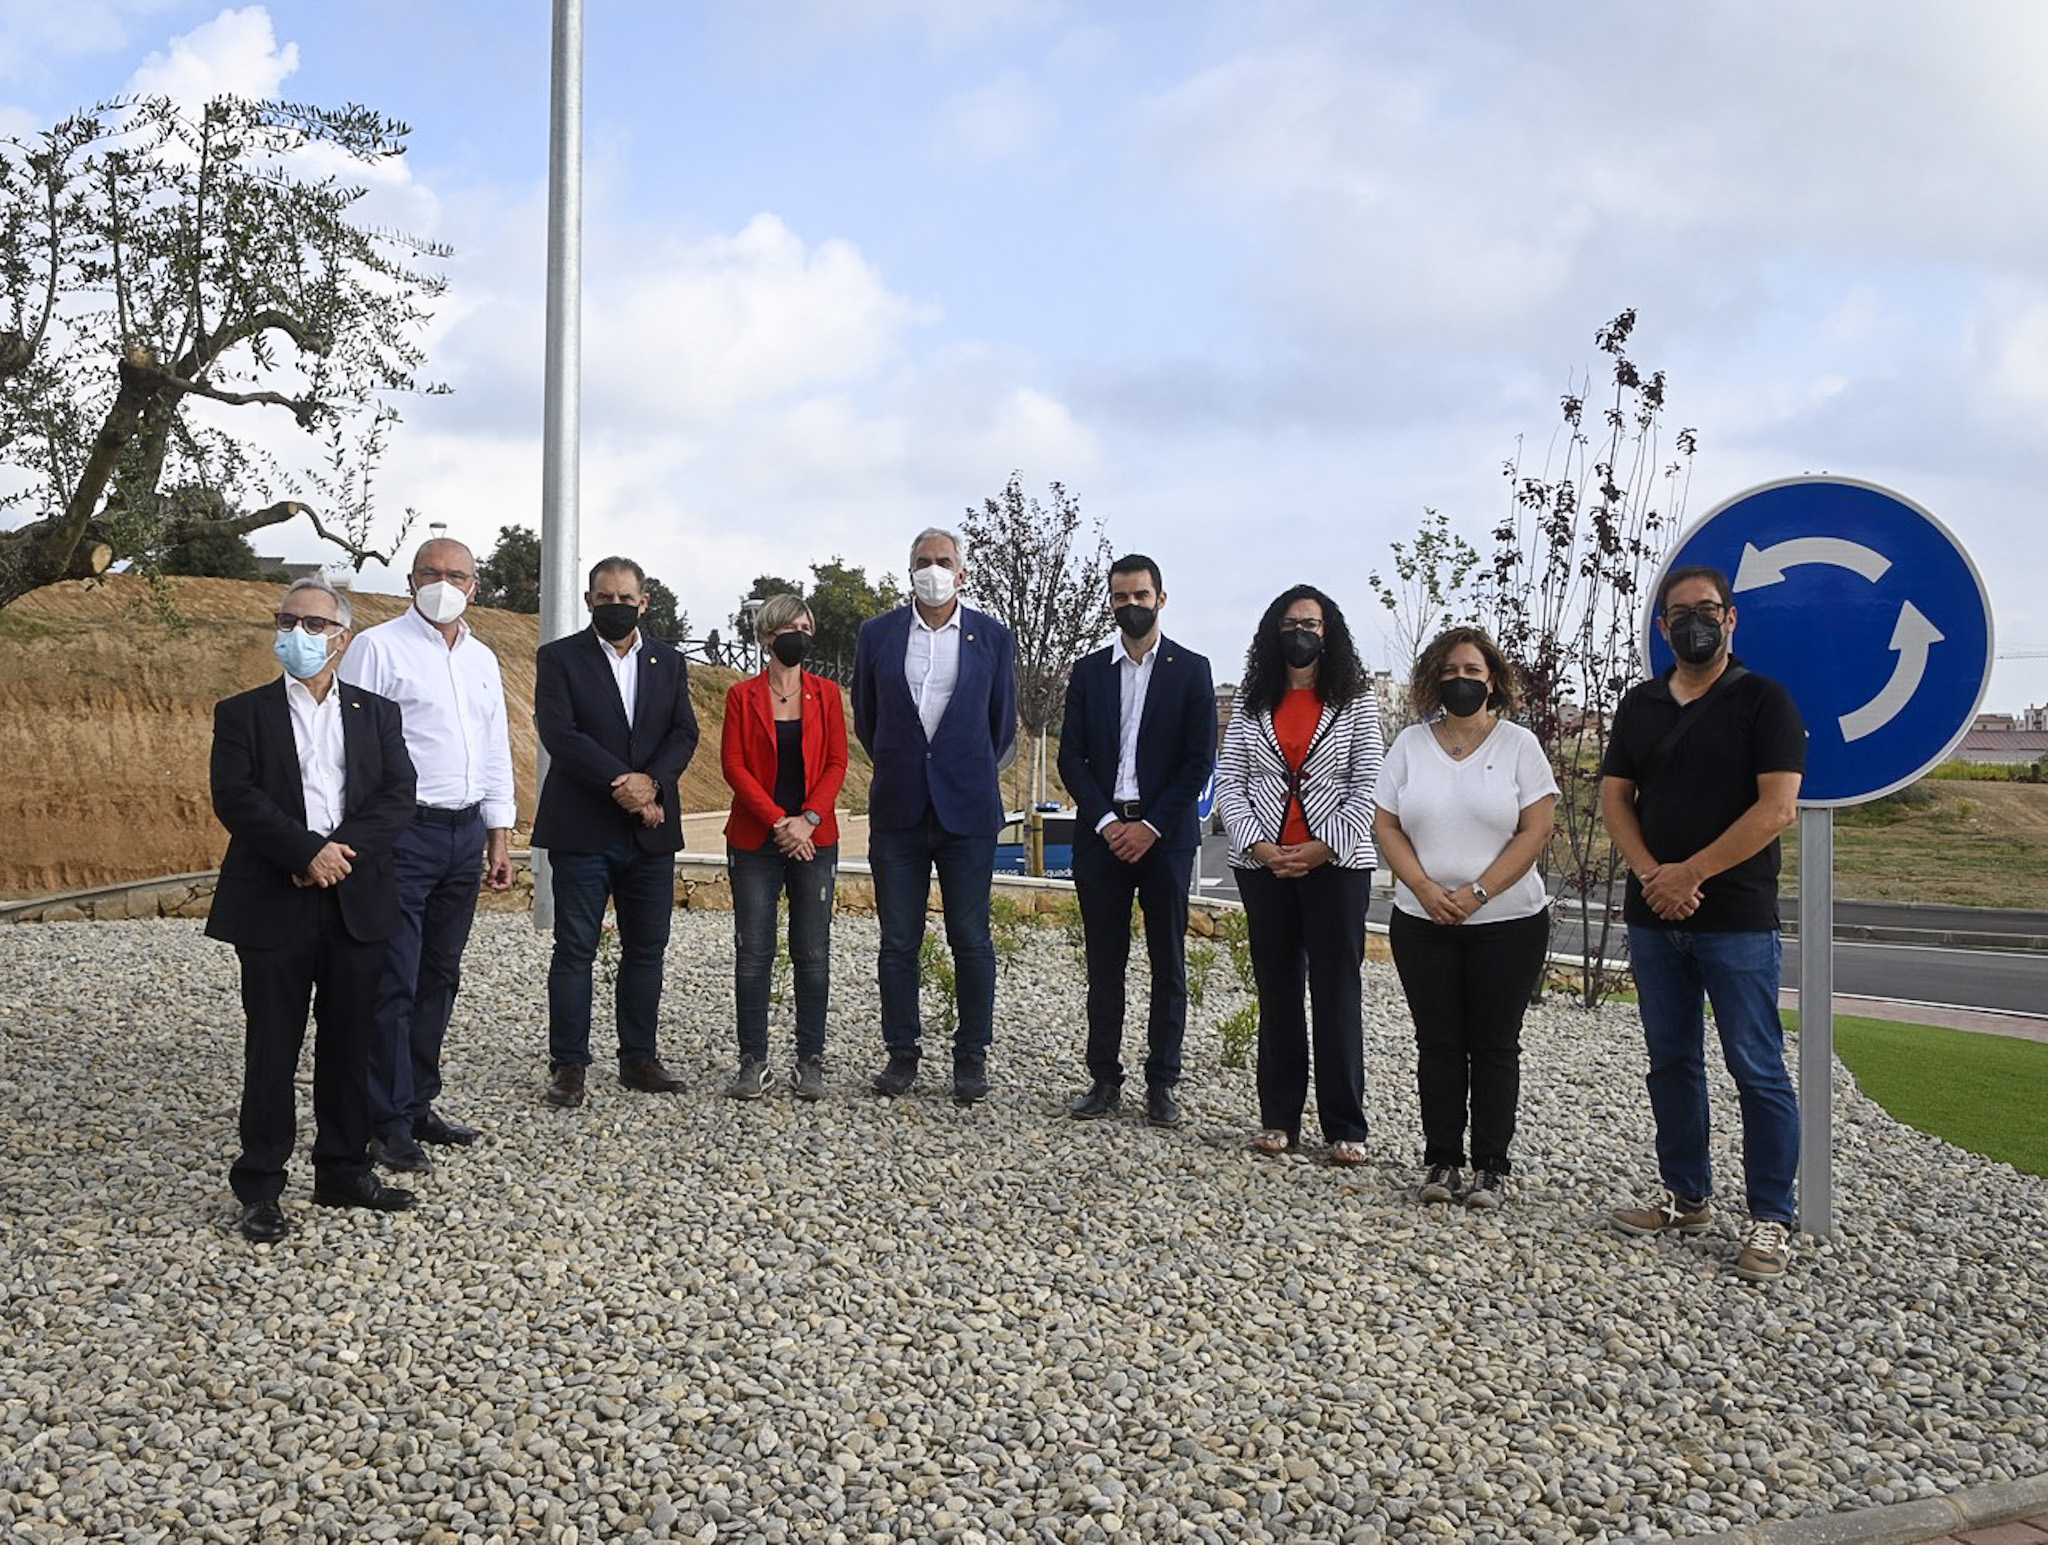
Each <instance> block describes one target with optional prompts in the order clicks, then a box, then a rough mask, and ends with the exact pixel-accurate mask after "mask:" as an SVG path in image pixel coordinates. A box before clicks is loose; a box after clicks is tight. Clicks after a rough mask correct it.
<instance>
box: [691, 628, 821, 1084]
mask: <svg viewBox="0 0 2048 1545" xmlns="http://www.w3.org/2000/svg"><path fill="white" fill-rule="evenodd" d="M754 630H755V633H756V635H757V636H758V637H759V639H760V641H761V645H762V647H763V648H764V649H765V650H766V651H767V652H768V663H767V665H766V667H765V668H764V669H763V670H762V672H761V674H760V675H758V676H750V677H748V678H747V679H746V680H745V681H741V682H736V683H734V685H733V687H732V690H731V691H729V692H727V693H726V695H725V731H724V737H723V739H722V741H721V743H720V746H719V760H720V762H721V763H722V764H723V766H724V768H725V781H726V782H727V783H729V784H731V785H732V816H731V818H730V819H728V820H727V821H726V823H725V842H726V848H725V851H726V862H727V864H728V866H729V871H730V875H731V881H732V924H733V1000H734V1008H735V1010H736V1015H737V1018H738V1021H739V1040H740V1067H739V1072H737V1073H736V1074H734V1075H733V1081H732V1087H731V1090H730V1093H731V1094H732V1096H733V1097H734V1098H735V1099H740V1100H755V1099H759V1098H760V1097H761V1095H762V1094H764V1093H765V1092H766V1091H767V1088H768V979H769V973H770V971H771V970H772V969H773V968H774V964H775V909H776V903H777V902H778V901H779V900H780V898H781V896H782V894H783V892H784V891H785V890H787V891H788V893H789V958H790V962H791V964H792V966H793V967H794V975H795V979H796V1067H795V1069H794V1070H793V1071H792V1072H791V1074H790V1083H791V1084H792V1086H794V1088H795V1090H796V1094H797V1098H798V1099H802V1100H816V1099H822V1098H823V1097H824V1093H825V999H826V997H827V995H828V993H829V992H830V990H831V983H832V961H831V956H832V892H833V886H834V883H835V880H836V877H837V871H838V864H839V822H838V819H837V817H836V815H835V814H834V812H833V808H832V807H833V805H834V803H835V802H836V801H837V800H838V798H839V789H840V785H842V784H843V783H845V782H846V709H845V706H844V704H843V703H842V702H841V701H840V695H839V687H838V685H837V684H836V683H834V682H831V681H827V680H825V679H824V678H822V677H819V676H813V675H812V674H811V673H810V672H809V671H806V670H805V669H804V668H803V662H804V659H805V657H806V656H807V655H809V653H810V649H811V631H812V624H811V612H810V608H809V607H807V606H805V605H804V603H803V599H802V598H801V597H800V596H793V595H778V596H771V597H770V598H769V600H768V603H767V604H766V605H765V606H763V607H762V608H761V611H760V614H759V615H758V616H757V617H756V618H755V620H754Z"/></svg>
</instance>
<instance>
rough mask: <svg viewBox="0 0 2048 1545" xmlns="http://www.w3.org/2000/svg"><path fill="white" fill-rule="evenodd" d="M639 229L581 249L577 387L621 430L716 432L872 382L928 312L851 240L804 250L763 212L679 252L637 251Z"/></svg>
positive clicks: (666, 248)
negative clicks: (768, 406)
mask: <svg viewBox="0 0 2048 1545" xmlns="http://www.w3.org/2000/svg"><path fill="white" fill-rule="evenodd" d="M639 234H640V233H639V232H638V231H624V230H622V231H619V232H618V239H600V240H599V241H596V242H592V243H591V244H590V246H589V248H588V249H587V251H586V258H585V268H584V279H585V290H584V312H583V317H584V346H585V350H586V354H585V359H586V367H585V369H586V374H585V379H586V383H587V386H588V389H589V390H590V394H591V398H592V402H593V406H597V405H602V407H603V409H604V411H606V412H607V413H609V414H611V415H613V417H614V419H615V421H616V422H618V423H620V424H621V425H622V426H623V425H625V424H632V425H633V426H635V427H636V428H637V427H640V426H646V425H661V426H666V427H674V426H678V425H681V426H700V427H701V426H706V425H714V424H718V423H721V422H724V421H726V420H728V419H730V418H733V417H735V416H737V415H739V414H741V413H743V412H745V411H747V410H749V409H752V408H755V407H757V406H759V405H761V404H763V403H769V402H774V401H777V400H780V399H783V398H786V397H789V396H791V395H792V394H796V393H802V392H805V391H810V390H815V389H818V388H821V387H826V386H830V385H834V384H838V383H844V382H849V381H856V380H867V379H872V378H873V377H874V376H876V375H877V373H879V372H881V371H882V370H884V368H885V367H886V366H887V365H888V364H889V363H890V361H891V360H892V359H893V358H894V357H895V356H896V354H897V351H898V348H899V346H900V342H901V339H902V335H903V333H904V332H905V330H906V329H907V328H909V327H911V326H913V325H915V324H918V323H921V322H929V321H932V320H934V319H935V318H936V315H937V313H936V312H935V311H934V310H933V308H931V307H929V306H920V305H918V304H916V303H914V302H912V301H910V300H908V299H906V298H904V297H903V296H900V295H897V294H895V293H893V292H892V291H891V290H890V289H889V288H888V286H887V285H886V284H884V283H883V281H882V278H881V276H880V275H879V274H878V273H877V272H876V271H875V270H874V268H873V267H872V266H871V265H870V264H869V263H868V262H867V260H866V259H864V258H863V257H862V256H861V254H860V252H859V250H858V249H857V248H855V247H854V246H853V245H852V244H851V243H849V242H845V241H840V240H833V239H828V240H825V241H821V242H819V243H818V244H817V245H816V246H814V247H809V246H806V245H805V243H804V242H803V240H802V239H801V238H800V237H798V236H797V235H796V233H795V232H793V231H792V230H790V228H789V227H788V226H787V225H785V224H783V222H782V221H781V220H779V219H777V218H776V217H775V216H774V215H769V214H762V215H757V216H755V217H754V218H753V219H752V220H750V221H748V222H747V224H746V226H745V227H744V228H743V229H741V230H740V231H739V232H738V233H737V234H735V235H732V236H716V237H712V238H710V239H708V240H705V241H701V242H696V243H691V244H687V245H674V244H671V245H666V246H661V245H656V246H653V247H650V248H642V247H641V246H640V245H639V243H638V240H637V238H638V236H639ZM622 268H623V269H624V272H623V273H622V272H621V269H622Z"/></svg>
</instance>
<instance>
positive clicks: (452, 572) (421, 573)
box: [412, 567, 476, 587]
mask: <svg viewBox="0 0 2048 1545" xmlns="http://www.w3.org/2000/svg"><path fill="white" fill-rule="evenodd" d="M412 577H413V578H414V579H416V580H418V581H419V582H420V583H421V584H423V585H431V584H433V583H435V582H436V581H437V580H444V579H445V580H446V581H447V582H448V583H449V584H451V585H455V586H458V587H459V586H462V585H466V584H468V583H469V582H470V581H471V580H473V579H475V578H476V576H475V575H474V574H471V573H469V572H468V571H467V570H464V569H431V568H424V567H422V568H417V569H414V570H413V571H412Z"/></svg>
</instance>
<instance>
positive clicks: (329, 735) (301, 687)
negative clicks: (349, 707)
mask: <svg viewBox="0 0 2048 1545" xmlns="http://www.w3.org/2000/svg"><path fill="white" fill-rule="evenodd" d="M284 700H285V704H286V706H288V707H289V708H290V709H291V711H292V744H293V746H295V747H296V748H297V750H298V753H299V783H300V785H301V786H302V787H303V788H304V789H305V791H306V830H307V831H309V832H317V833H318V834H319V835H321V836H322V837H325V836H328V835H329V834H331V833H332V832H333V830H334V828H335V827H337V826H339V825H340V824H341V814H342V793H343V780H344V777H345V773H344V771H343V768H344V765H345V764H344V761H343V747H342V740H341V688H340V684H339V683H338V682H332V681H330V682H329V683H328V684H327V699H326V701H325V702H322V701H321V700H320V699H318V698H316V697H314V696H313V689H312V688H311V687H309V686H307V685H306V684H305V683H304V682H303V681H300V680H299V679H298V678H297V677H295V676H289V675H288V676H286V677H285V679H284Z"/></svg>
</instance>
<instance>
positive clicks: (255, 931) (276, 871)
mask: <svg viewBox="0 0 2048 1545" xmlns="http://www.w3.org/2000/svg"><path fill="white" fill-rule="evenodd" d="M275 620H276V623H277V641H276V645H275V649H276V653H277V656H278V660H279V662H280V663H281V664H282V665H283V666H284V669H285V674H284V675H283V676H282V677H280V678H279V679H278V680H276V681H273V682H270V683H269V684H267V685H265V686H261V687H257V688H255V689H254V690H252V691H249V692H243V693H240V694H238V695H236V696H234V697H230V698H226V699H224V700H222V701H221V702H220V703H218V704H216V705H215V706H214V710H213V767H212V779H211V782H212V788H213V808H214V813H215V814H216V815H218V816H219V817H220V823H221V825H223V826H225V827H226V828H227V830H228V851H227V856H226V857H225V858H223V859H222V860H221V866H220V880H219V882H218V883H217V885H216V886H215V888H214V893H213V906H212V909H211V911H210V912H209V914H208V916H207V919H206V932H207V935H208V937H210V938H215V939H221V940H224V941H226V942H227V943H229V944H232V945H234V947H235V954H236V955H237V957H239V959H240V961H241V967H242V1008H243V1011H244V1014H245V1016H246V1019H247V1024H246V1028H245V1033H244V1043H243V1047H244V1050H243V1073H242V1111H241V1138H242V1152H241V1156H240V1157H239V1158H237V1159H236V1160H235V1164H234V1168H233V1169H232V1170H230V1171H229V1174H228V1181H229V1184H230V1185H231V1186H233V1188H234V1193H235V1196H236V1198H237V1199H238V1200H239V1201H240V1202H241V1204H242V1234H243V1237H245V1238H246V1239H248V1240H250V1241H251V1242H252V1243H256V1244H272V1243H275V1242H276V1241H277V1240H280V1239H282V1238H284V1237H285V1235H286V1234H287V1233H289V1232H290V1225H289V1224H288V1223H286V1221H285V1216H284V1210H283V1208H282V1207H281V1206H280V1205H279V1198H280V1197H281V1196H282V1195H283V1194H284V1181H285V1161H286V1160H287V1159H288V1158H289V1157H290V1156H291V1150H292V1139H293V1135H294V1127H295V1120H294V1117H295V1112H294V1109H293V1089H292V1081H293V1078H294V1077H295V1075H296V1074H297V1071H298V1065H299V1050H300V1047H301V1046H302V1045H303V1044H304V1041H305V1037H306V1012H307V1008H308V1006H309V1005H310V1006H311V1008H312V1012H313V1018H314V1023H315V1025H316V1026H317V1030H316V1034H315V1039H314V1043H313V1113H314V1118H315V1121H316V1122H317V1128H316V1132H315V1136H314V1139H313V1200H314V1201H315V1202H317V1203H320V1204H321V1205H322V1206H327V1207H369V1208H373V1209H375V1210H377V1211H379V1212H396V1211H399V1210H401V1209H403V1208H406V1207H410V1206H411V1205H412V1200H413V1198H412V1193H411V1192H410V1191H401V1190H398V1189H397V1188H396V1187H393V1186H387V1185H385V1184H383V1183H382V1182H381V1181H379V1180H378V1178H377V1174H376V1171H375V1170H374V1169H372V1168H371V1166H370V1159H369V1154H368V1146H369V1140H370V1114H369V1090H368V1078H369V1073H368V1066H369V1064H368V1057H369V1043H370V1035H371V1030H372V1026H373V1023H374V1021H375V1017H376V1007H377V996H376V994H377V981H378V973H379V970H380V968H381V966H382V963H383V959H384V945H385V941H386V940H387V939H389V938H390V937H391V935H392V934H393V933H394V932H396V931H397V928H398V886H397V882H396V880H395V879H394V877H393V872H392V866H391V847H392V844H393V843H394V842H395V841H396V840H397V838H398V834H399V833H400V832H401V831H403V830H404V829H405V826H406V823H407V822H409V821H410V820H411V819H412V815H413V799H414V789H415V779H414V775H413V767H412V759H411V758H410V757H409V756H408V755H407V754H406V749H405V737H404V734H403V733H402V731H401V728H400V724H399V711H398V705H397V704H396V703H393V702H391V701H390V700H389V699H388V698H382V697H379V696H377V695H376V694H375V693H373V692H366V691H364V690H362V689H361V688H359V687H349V686H343V685H341V684H339V683H337V682H336V681H335V679H334V667H335V662H336V661H337V660H339V659H340V657H341V652H342V651H343V650H344V649H346V648H347V647H348V638H349V624H350V622H351V621H352V618H351V616H350V611H349V605H348V602H347V600H346V599H345V598H343V597H342V596H340V595H339V594H337V593H336V592H335V591H334V590H333V589H332V588H330V587H329V586H328V584H327V582H326V581H325V580H324V579H302V580H300V581H299V582H298V583H297V584H295V585H293V586H292V587H291V589H289V590H287V591H286V592H285V595H284V599H283V601H282V602H280V603H279V606H278V609H277V614H276V619H275Z"/></svg>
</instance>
